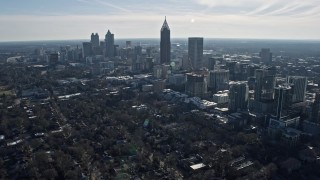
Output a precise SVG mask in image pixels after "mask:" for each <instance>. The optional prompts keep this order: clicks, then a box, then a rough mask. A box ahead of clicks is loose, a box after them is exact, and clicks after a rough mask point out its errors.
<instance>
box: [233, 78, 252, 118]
mask: <svg viewBox="0 0 320 180" xmlns="http://www.w3.org/2000/svg"><path fill="white" fill-rule="evenodd" d="M248 97H249V87H248V84H247V82H246V81H232V82H230V89H229V106H228V107H229V111H230V112H236V111H238V110H247V109H248Z"/></svg>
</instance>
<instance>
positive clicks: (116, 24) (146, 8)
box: [0, 0, 320, 41]
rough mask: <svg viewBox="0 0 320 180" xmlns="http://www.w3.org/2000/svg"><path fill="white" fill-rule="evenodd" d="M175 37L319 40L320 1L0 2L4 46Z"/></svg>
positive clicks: (25, 0)
mask: <svg viewBox="0 0 320 180" xmlns="http://www.w3.org/2000/svg"><path fill="white" fill-rule="evenodd" d="M164 16H167V21H168V24H169V26H170V28H171V37H184V38H186V37H190V36H202V37H205V38H209V37H210V38H261V39H269V38H272V39H320V0H162V1H156V0H113V1H111V0H1V2H0V41H18V40H62V39H88V38H89V36H90V34H91V33H92V32H97V33H99V35H100V38H101V39H102V38H103V36H104V35H105V33H106V32H107V30H108V29H110V31H111V32H112V33H114V34H115V38H159V36H160V32H159V31H160V28H161V25H162V23H163V20H164Z"/></svg>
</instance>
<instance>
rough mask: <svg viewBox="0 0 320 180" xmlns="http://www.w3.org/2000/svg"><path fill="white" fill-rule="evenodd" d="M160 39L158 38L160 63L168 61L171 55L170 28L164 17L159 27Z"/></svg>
mask: <svg viewBox="0 0 320 180" xmlns="http://www.w3.org/2000/svg"><path fill="white" fill-rule="evenodd" d="M160 32H161V39H160V63H161V64H168V63H170V56H171V42H170V28H169V25H168V23H167V18H166V17H165V19H164V22H163V25H162V27H161V31H160Z"/></svg>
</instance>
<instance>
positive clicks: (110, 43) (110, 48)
mask: <svg viewBox="0 0 320 180" xmlns="http://www.w3.org/2000/svg"><path fill="white" fill-rule="evenodd" d="M105 42H106V57H108V58H113V57H114V34H111V32H110V30H108V32H107V34H106V38H105Z"/></svg>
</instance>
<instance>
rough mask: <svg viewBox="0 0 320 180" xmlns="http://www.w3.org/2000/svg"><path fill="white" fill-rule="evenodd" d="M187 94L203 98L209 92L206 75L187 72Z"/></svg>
mask: <svg viewBox="0 0 320 180" xmlns="http://www.w3.org/2000/svg"><path fill="white" fill-rule="evenodd" d="M185 89H186V94H187V95H189V96H196V97H200V98H203V97H204V96H205V95H206V94H207V80H206V78H205V76H204V75H198V74H194V73H188V74H187V82H186V87H185Z"/></svg>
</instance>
